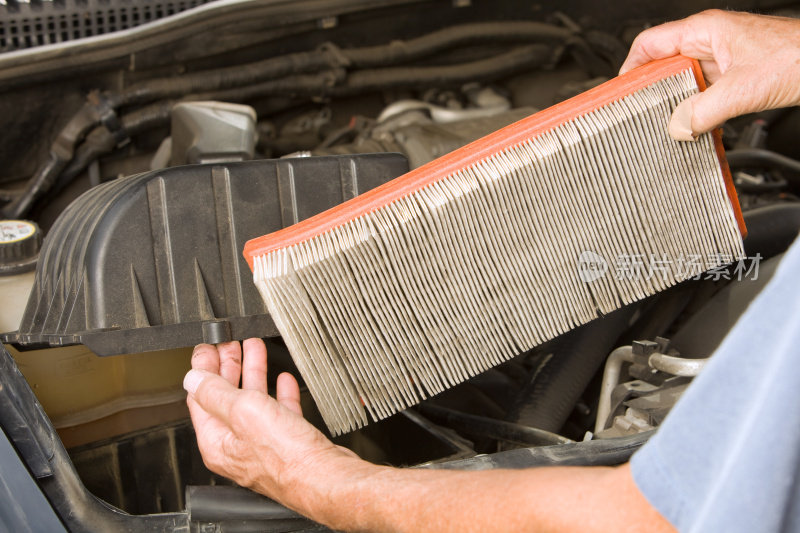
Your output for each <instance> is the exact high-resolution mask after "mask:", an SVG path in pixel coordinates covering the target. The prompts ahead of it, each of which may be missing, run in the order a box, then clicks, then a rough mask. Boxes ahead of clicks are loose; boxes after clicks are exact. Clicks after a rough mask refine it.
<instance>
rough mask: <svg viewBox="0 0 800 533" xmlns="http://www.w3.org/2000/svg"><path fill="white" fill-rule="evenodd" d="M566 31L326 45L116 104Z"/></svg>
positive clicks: (514, 27) (544, 27) (535, 25)
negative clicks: (361, 45)
mask: <svg viewBox="0 0 800 533" xmlns="http://www.w3.org/2000/svg"><path fill="white" fill-rule="evenodd" d="M573 35H574V34H573V32H571V31H570V30H567V29H564V28H560V27H558V26H554V25H552V24H545V23H541V22H487V23H481V24H464V25H460V26H454V27H452V28H446V29H443V30H439V31H435V32H432V33H429V34H427V35H423V36H421V37H417V38H415V39H409V40H407V41H394V42H391V43H389V44H386V45H379V46H369V47H364V48H351V49H339V48H338V47H336V46H335V45H333V44H330V43H329V44H326V45H323V46H322V47H320V49H319V50H314V51H310V52H298V53H294V54H287V55H285V56H280V57H274V58H270V59H266V60H262V61H257V62H254V63H247V64H244V65H236V66H232V67H225V68H220V69H214V70H208V71H201V72H195V73H190V74H184V75H182V76H180V77H177V78H176V77H170V78H160V79H156V80H149V81H145V82H142V83H140V84H137V85H136V86H134V87H131V88H130V89H127V90H126V91H124V92H123V93H122V95H121V96H120V97H119V98H118V99H117V100H116V102H118V104H119V105H133V104H140V103H144V102H147V101H152V100H156V99H162V98H176V97H179V96H182V95H185V94H192V93H198V92H212V91H221V90H226V89H232V88H235V87H242V86H246V85H253V84H256V83H260V82H264V81H268V80H274V79H276V78H282V77H285V76H289V75H292V74H308V73H313V72H319V71H322V70H336V69H339V68H342V67H349V68H365V67H374V66H377V65H394V64H398V63H403V62H407V61H412V60H415V59H419V58H421V57H425V56H428V55H431V54H434V53H436V52H439V51H441V50H445V49H448V48H453V47H455V46H458V45H461V44H476V43H480V42H485V41H493V42H496V41H503V42H514V41H532V40H535V41H540V42H547V43H552V42H566V41H567V40H569V39H570V38H572V37H573Z"/></svg>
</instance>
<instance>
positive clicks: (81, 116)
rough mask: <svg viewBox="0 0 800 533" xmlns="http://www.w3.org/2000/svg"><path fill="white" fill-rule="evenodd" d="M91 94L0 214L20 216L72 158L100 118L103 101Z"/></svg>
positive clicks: (13, 216)
mask: <svg viewBox="0 0 800 533" xmlns="http://www.w3.org/2000/svg"><path fill="white" fill-rule="evenodd" d="M95 96H97V93H94V94H93V95H90V101H89V102H87V103H86V104H84V105H83V107H81V109H80V111H78V112H77V113H76V114H75V115H74V116H73V117H72V118H71V119H70V120H69V122H67V124H66V126H64V127H63V128H62V129H61V131H60V132H59V134H58V136H57V137H56V140H55V141H53V144H52V145H51V146H50V151H49V153H48V155H47V159H45V161H44V162H43V163H42V164H41V165H39V167H38V168H37V169H36V171H35V172H34V174H33V176H32V177H31V178H30V179H29V180H28V182H27V183H26V185H25V190H24V191H23V192H22V194H21V195H19V196H18V197H17V198H16V199H15V200H14V201H12V202H11V203H10V204H8V205H6V206H5V207H3V210H2V216H3V217H5V218H22V217H23V216H25V214H26V213H27V212H28V211H29V210H30V208H31V206H32V205H33V203H34V202H35V201H36V200H37V199H38V198H40V197H41V196H42V195H43V194H44V193H46V192H47V191H48V190H49V189H50V187H52V186H53V184H54V183H55V182H56V180H57V179H58V176H59V174H60V173H61V171H62V170H63V169H64V167H65V166H66V165H67V164H68V163H69V161H70V160H71V159H72V155H73V151H74V149H75V146H76V145H77V144H78V142H80V141H81V140H82V139H83V137H84V136H85V135H86V133H87V132H88V131H89V130H91V129H92V128H93V127H94V126H95V125H97V124H99V123H100V122H101V121H102V119H103V116H104V112H105V110H104V109H103V108H104V107H105V105H104V104H105V102H104V101H96V100H93V98H94V97H95Z"/></svg>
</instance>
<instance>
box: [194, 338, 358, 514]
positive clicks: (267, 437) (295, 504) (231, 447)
mask: <svg viewBox="0 0 800 533" xmlns="http://www.w3.org/2000/svg"><path fill="white" fill-rule="evenodd" d="M243 345H244V358H242V347H241V346H240V345H239V343H238V342H227V343H223V344H219V345H218V346H216V347H214V346H212V345H210V344H200V345H198V346H197V347H195V349H194V352H193V353H192V370H191V371H189V373H188V374H186V378H185V379H184V382H183V383H184V388H185V389H186V390H187V391H188V393H189V396H188V398H187V403H188V405H189V412H190V413H191V416H192V423H193V424H194V427H195V431H196V432H197V443H198V445H199V447H200V452H201V454H202V456H203V460H204V462H205V464H206V466H207V467H208V468H209V469H210V470H212V471H213V472H216V473H218V474H220V475H223V476H225V477H227V478H229V479H232V480H234V481H236V482H237V483H238V484H240V485H242V486H245V487H249V488H252V489H253V490H256V491H258V492H261V493H262V494H265V495H267V496H270V497H272V498H274V499H276V500H278V501H280V502H282V503H284V504H285V505H287V506H289V507H291V508H293V509H295V510H301V511H303V510H305V511H306V512H308V509H309V507H310V503H309V502H308V501H307V499H308V498H319V497H325V496H326V495H321V494H314V493H313V491H310V490H309V487H307V486H305V485H304V483H305V481H306V480H308V479H316V480H320V477H323V478H324V477H325V476H328V475H331V476H333V475H335V471H336V470H338V469H339V467H343V466H345V464H347V465H350V466H352V465H353V464H354V463H363V461H361V460H360V459H357V458H356V456H355V454H353V453H352V452H351V451H349V450H346V449H344V448H341V447H339V446H336V445H334V444H333V443H332V442H330V441H329V440H328V439H327V438H325V436H324V435H323V434H322V433H320V432H319V431H318V430H317V429H316V428H315V427H314V426H312V425H311V424H309V423H308V422H307V421H306V420H305V419H304V418H303V413H302V410H301V408H300V388H299V387H298V385H297V381H296V380H295V379H294V377H293V376H292V375H291V374H288V373H283V374H281V375H280V376H278V382H277V387H276V389H277V390H276V391H275V399H273V398H272V397H270V396H268V395H267V349H266V347H265V346H264V343H263V341H261V339H247V340H246V341H244V343H243ZM240 377H241V389H240V388H239V379H240ZM351 470H352V469H351ZM339 473H341V470H340V471H339ZM318 485H319V486H323V487H324V486H326V485H325V483H322V484H318ZM328 485H335V483H333V484H330V483H329V484H328ZM312 503H313V502H312Z"/></svg>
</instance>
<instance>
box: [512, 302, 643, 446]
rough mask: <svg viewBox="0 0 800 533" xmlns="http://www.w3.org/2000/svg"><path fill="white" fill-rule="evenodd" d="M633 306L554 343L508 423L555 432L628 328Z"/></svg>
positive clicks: (534, 373) (577, 330)
mask: <svg viewBox="0 0 800 533" xmlns="http://www.w3.org/2000/svg"><path fill="white" fill-rule="evenodd" d="M635 308H636V306H635V305H629V306H626V307H623V308H622V309H618V310H616V311H614V312H613V313H611V314H609V315H606V316H605V317H603V318H598V319H596V320H593V321H592V322H589V323H588V324H586V325H584V326H581V327H579V328H578V329H575V330H573V331H571V332H569V333H567V334H565V335H563V336H562V337H561V338H560V339H558V340H557V341H556V344H555V348H554V349H553V353H552V356H550V357H546V358H544V359H543V360H542V362H541V363H540V365H539V367H538V368H537V369H536V370H535V371H534V372H533V374H532V375H531V378H530V381H529V382H528V384H527V385H525V387H523V389H522V391H521V392H520V394H519V397H518V400H517V402H516V404H515V405H514V406H513V407H512V408H511V410H510V412H509V416H508V420H510V421H512V422H515V423H518V424H522V425H525V426H530V427H536V428H539V429H544V430H546V431H552V432H558V431H560V430H561V427H562V426H563V425H564V423H565V422H566V421H567V418H569V415H570V413H571V412H572V410H573V409H574V407H575V404H576V403H577V402H578V400H579V399H580V396H581V394H583V391H584V390H586V387H587V386H588V385H589V382H590V381H591V380H592V378H593V377H594V375H595V374H596V373H597V370H598V369H599V368H600V366H601V365H602V364H603V361H605V360H606V357H607V356H608V354H609V353H610V352H611V350H612V349H613V348H614V343H615V342H616V341H617V339H618V338H619V336H620V335H621V334H622V333H623V332H624V331H625V329H626V328H627V327H628V321H629V319H630V317H631V316H632V315H633V312H634V310H635Z"/></svg>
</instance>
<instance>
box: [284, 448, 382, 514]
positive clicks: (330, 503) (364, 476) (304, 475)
mask: <svg viewBox="0 0 800 533" xmlns="http://www.w3.org/2000/svg"><path fill="white" fill-rule="evenodd" d="M386 469H387V467H382V466H377V465H374V464H372V463H369V462H367V461H364V460H363V459H360V458H358V457H354V456H351V455H349V454H345V453H342V452H340V451H338V450H331V451H330V452H329V453H325V454H321V455H320V456H318V457H315V458H314V459H312V460H309V461H307V462H306V463H305V467H304V468H297V469H293V472H292V479H291V480H287V481H288V483H287V486H288V487H291V488H290V490H289V491H287V492H288V493H287V494H286V496H287V497H286V500H285V501H284V503H285V504H286V505H287V506H288V507H290V508H292V509H294V510H295V511H297V512H299V513H301V514H303V515H305V516H308V517H309V518H311V519H313V520H315V521H317V522H320V523H322V524H325V525H327V526H329V527H332V528H334V529H343V528H345V527H346V528H347V529H359V527H358V524H360V523H361V520H360V517H361V515H362V512H361V511H363V510H364V508H365V507H366V505H367V497H368V496H369V494H370V493H372V492H373V491H372V490H371V489H370V486H371V482H370V480H371V479H374V478H375V476H376V475H378V474H379V473H380V472H381V471H383V470H386Z"/></svg>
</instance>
